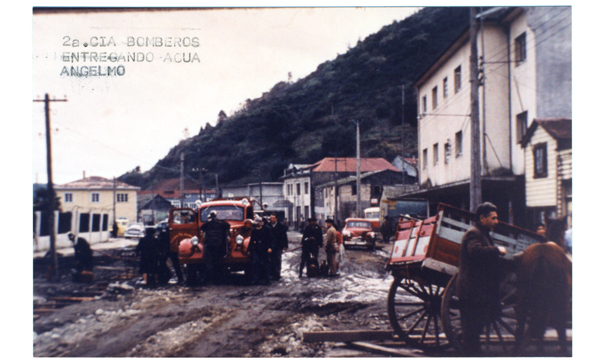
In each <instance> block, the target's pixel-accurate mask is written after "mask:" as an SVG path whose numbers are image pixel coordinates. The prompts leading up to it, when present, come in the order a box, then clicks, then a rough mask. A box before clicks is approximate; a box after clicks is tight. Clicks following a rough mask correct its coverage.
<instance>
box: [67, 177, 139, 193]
mask: <svg viewBox="0 0 600 363" xmlns="http://www.w3.org/2000/svg"><path fill="white" fill-rule="evenodd" d="M113 188H116V189H134V190H135V189H140V188H139V187H136V186H133V185H129V184H126V183H123V182H121V181H118V180H116V181H114V180H113V179H107V178H103V177H101V176H90V177H88V178H83V179H80V180H76V181H73V182H70V183H66V184H61V185H57V186H56V187H55V189H113Z"/></svg>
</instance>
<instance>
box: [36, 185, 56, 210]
mask: <svg viewBox="0 0 600 363" xmlns="http://www.w3.org/2000/svg"><path fill="white" fill-rule="evenodd" d="M50 203H51V197H50V191H49V190H48V188H46V187H43V188H40V189H38V190H36V192H35V196H34V197H33V210H34V211H42V212H46V211H48V209H49V207H50ZM60 209H61V206H60V198H59V197H57V196H56V194H55V195H54V205H53V206H52V210H60Z"/></svg>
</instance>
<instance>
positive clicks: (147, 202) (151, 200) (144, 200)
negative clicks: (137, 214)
mask: <svg viewBox="0 0 600 363" xmlns="http://www.w3.org/2000/svg"><path fill="white" fill-rule="evenodd" d="M137 205H138V210H143V209H153V210H161V211H168V210H170V209H171V208H172V207H173V205H172V204H171V202H169V201H168V200H166V199H165V198H163V197H161V196H160V195H158V194H156V195H154V196H153V195H151V194H144V195H140V196H138V200H137Z"/></svg>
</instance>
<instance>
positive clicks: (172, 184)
mask: <svg viewBox="0 0 600 363" xmlns="http://www.w3.org/2000/svg"><path fill="white" fill-rule="evenodd" d="M139 194H140V195H160V196H161V197H163V198H165V199H166V200H168V201H169V202H170V203H171V204H172V206H173V207H180V206H181V199H180V198H181V179H180V178H172V179H165V180H161V181H159V182H157V183H156V184H154V185H153V186H152V187H151V188H150V189H146V190H143V191H140V192H139ZM183 197H184V202H183V203H184V207H189V208H195V205H196V204H195V202H196V200H201V201H203V202H205V201H208V200H211V199H214V198H216V197H217V192H216V191H214V190H209V189H204V188H202V185H201V184H200V183H199V182H197V181H195V180H192V179H190V178H184V179H183Z"/></svg>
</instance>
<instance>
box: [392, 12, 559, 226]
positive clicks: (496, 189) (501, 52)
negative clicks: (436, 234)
mask: <svg viewBox="0 0 600 363" xmlns="http://www.w3.org/2000/svg"><path fill="white" fill-rule="evenodd" d="M477 23H480V24H482V27H481V29H479V30H478V33H477V48H478V59H479V62H478V63H479V65H480V69H479V73H480V75H479V76H480V77H481V78H482V79H483V83H482V86H481V87H480V89H479V107H480V110H479V115H480V118H479V121H480V130H481V135H480V138H479V139H480V145H479V147H480V150H481V165H482V175H481V184H482V200H484V201H490V202H492V203H494V204H496V205H497V206H498V208H499V215H500V218H501V219H502V220H504V221H508V222H509V223H513V224H516V225H520V226H522V227H527V228H530V227H532V223H533V221H532V220H531V219H530V218H529V217H528V215H527V214H526V212H525V162H526V155H525V154H526V153H525V151H524V149H522V148H521V145H520V142H521V140H522V139H523V137H524V135H525V133H526V131H527V129H528V127H529V125H530V124H531V122H532V121H531V120H533V119H538V118H569V119H570V118H571V8H570V7H558V6H557V7H500V8H491V9H489V10H486V11H485V12H483V13H480V14H479V15H478V18H477ZM467 25H468V24H465V32H464V33H463V34H462V35H461V36H460V37H459V38H458V39H457V40H456V41H455V42H454V43H453V44H451V46H450V47H449V48H448V49H446V50H445V51H444V52H443V53H442V54H441V56H440V57H439V58H438V59H437V60H436V61H435V63H434V64H433V65H432V66H431V67H429V68H428V69H427V70H426V71H425V72H424V73H423V74H422V75H421V76H420V77H419V78H418V80H417V82H416V83H415V87H416V89H417V95H418V99H417V101H418V113H419V118H418V149H419V170H418V171H419V186H420V189H419V190H418V191H414V192H409V193H406V194H405V195H404V196H405V197H417V198H427V199H428V200H429V201H430V203H431V206H432V210H435V206H436V205H437V204H438V203H440V202H444V203H448V204H452V205H455V206H457V207H459V208H463V209H468V208H469V184H470V177H471V146H472V145H471V140H472V137H471V136H472V135H471V127H470V124H471V118H470V107H471V106H470V102H471V97H470V82H469V73H470V72H469V69H470V62H469V58H470V54H471V51H470V42H469V31H468V27H467ZM528 192H529V191H528Z"/></svg>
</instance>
